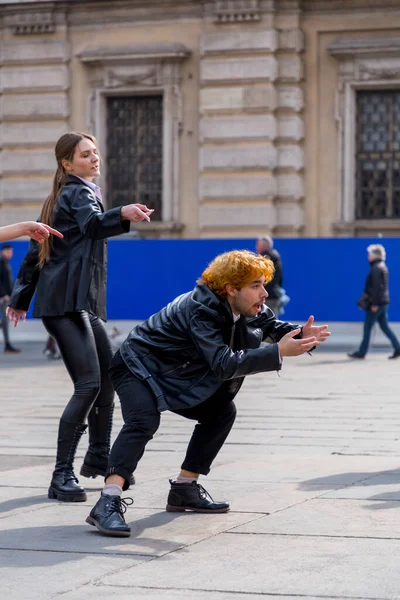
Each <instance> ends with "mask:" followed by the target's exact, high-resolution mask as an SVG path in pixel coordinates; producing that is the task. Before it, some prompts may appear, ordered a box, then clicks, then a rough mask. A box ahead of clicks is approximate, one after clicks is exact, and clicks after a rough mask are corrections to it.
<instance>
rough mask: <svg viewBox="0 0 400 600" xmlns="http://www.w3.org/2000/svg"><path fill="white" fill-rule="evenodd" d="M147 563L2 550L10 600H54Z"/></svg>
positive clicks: (0, 558)
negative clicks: (97, 580) (109, 575)
mask: <svg viewBox="0 0 400 600" xmlns="http://www.w3.org/2000/svg"><path fill="white" fill-rule="evenodd" d="M146 560H149V559H147V558H146V557H140V558H134V557H131V556H130V557H124V556H107V557H104V556H96V555H90V554H85V553H80V552H58V551H57V552H42V551H40V550H37V549H36V550H35V551H34V552H24V551H19V550H18V551H10V550H8V549H7V550H2V549H0V565H1V567H0V572H1V596H2V598H4V599H7V600H47V599H48V600H50V599H51V598H55V597H58V595H59V594H63V592H64V591H66V590H70V589H73V588H75V587H76V586H78V585H83V584H85V583H86V582H88V583H89V582H90V581H92V580H93V579H96V578H99V577H103V576H104V575H105V574H106V573H113V572H114V571H115V572H118V571H119V570H120V569H123V568H130V567H132V565H133V564H139V563H142V562H145V561H146ZM83 598H84V596H81V599H82V600H83Z"/></svg>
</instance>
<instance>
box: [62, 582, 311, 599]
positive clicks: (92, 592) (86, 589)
mask: <svg viewBox="0 0 400 600" xmlns="http://www.w3.org/2000/svg"><path fill="white" fill-rule="evenodd" d="M110 595H112V597H113V598H114V597H115V598H118V600H132V599H133V598H135V599H136V598H139V599H141V598H143V600H177V597H179V596H181V595H182V592H181V590H176V589H172V590H163V589H161V588H157V587H156V586H154V587H152V588H150V586H149V587H148V588H144V587H140V588H139V587H136V586H135V587H132V586H127V587H126V588H120V587H118V588H115V587H114V586H108V585H96V586H88V585H85V586H83V587H82V588H80V589H79V590H76V591H73V592H67V593H66V594H63V596H62V600H82V599H83V598H85V599H87V600H96V599H97V598H100V599H105V600H107V599H108V598H110ZM249 598H253V599H254V600H266V598H268V599H269V598H279V600H296V599H297V598H298V599H299V600H316V598H317V596H281V595H278V596H277V595H275V594H268V596H266V595H265V594H251V595H250V594H247V593H245V594H240V593H235V594H234V596H232V593H231V592H227V593H225V592H213V591H209V590H207V591H199V590H188V589H185V596H184V600H233V599H234V600H249Z"/></svg>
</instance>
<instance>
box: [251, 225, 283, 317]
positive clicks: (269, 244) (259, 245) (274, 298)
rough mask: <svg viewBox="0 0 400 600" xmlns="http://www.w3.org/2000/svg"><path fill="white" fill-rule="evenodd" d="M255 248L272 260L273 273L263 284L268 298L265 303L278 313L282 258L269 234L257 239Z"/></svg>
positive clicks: (281, 283)
mask: <svg viewBox="0 0 400 600" xmlns="http://www.w3.org/2000/svg"><path fill="white" fill-rule="evenodd" d="M256 250H257V252H258V253H259V254H261V255H262V256H265V257H266V258H269V259H270V260H272V262H273V264H274V268H275V274H274V277H273V279H272V281H270V282H269V283H267V285H266V286H265V289H266V290H267V292H268V298H267V299H266V301H265V304H266V305H267V306H268V307H269V308H270V309H271V310H272V311H273V312H274V313H275V314H276V315H278V313H279V307H280V292H281V288H282V286H283V269H282V259H281V255H280V254H279V252H278V251H277V250H276V249H275V248H274V240H273V239H272V238H271V237H270V236H269V235H265V236H261V237H259V238H258V239H257V242H256Z"/></svg>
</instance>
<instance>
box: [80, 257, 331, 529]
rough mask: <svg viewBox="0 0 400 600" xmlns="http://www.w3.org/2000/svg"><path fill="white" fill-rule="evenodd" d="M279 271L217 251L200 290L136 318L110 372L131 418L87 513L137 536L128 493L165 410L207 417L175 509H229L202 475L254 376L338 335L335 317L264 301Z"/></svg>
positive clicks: (260, 260)
mask: <svg viewBox="0 0 400 600" xmlns="http://www.w3.org/2000/svg"><path fill="white" fill-rule="evenodd" d="M273 274H274V267H273V263H272V261H271V260H269V259H267V258H265V257H263V256H258V255H256V254H253V253H252V252H248V251H238V250H235V251H232V252H227V253H225V254H221V255H220V256H217V257H216V258H215V259H214V260H213V261H212V262H211V263H210V265H209V266H208V268H207V269H206V270H205V271H204V273H203V274H202V277H201V279H200V280H199V282H198V284H197V285H196V287H195V288H194V290H193V291H191V292H188V293H186V294H183V295H182V296H179V297H178V298H176V299H175V300H174V301H173V302H171V303H170V304H168V305H167V306H166V307H165V308H163V309H162V310H160V312H158V313H156V314H155V315H153V316H151V317H150V318H149V319H148V320H147V321H145V322H144V323H142V324H141V325H138V326H136V327H134V328H133V329H132V331H131V332H130V334H129V335H128V337H127V339H126V340H125V341H124V342H123V344H122V346H121V348H120V350H119V351H118V352H117V353H116V354H115V356H114V358H113V361H112V363H111V367H110V374H111V379H112V382H113V385H114V387H115V390H116V391H117V393H118V396H119V398H120V401H121V408H122V415H123V418H124V423H125V424H124V426H123V427H122V429H121V431H120V433H119V435H118V437H117V439H116V440H115V443H114V445H113V447H112V450H111V454H110V459H109V464H108V471H107V474H106V484H105V487H104V489H103V491H102V494H101V496H100V499H99V500H98V502H97V504H96V505H95V506H94V508H93V509H92V511H91V513H90V515H89V516H88V518H87V519H86V522H87V523H89V524H90V525H94V526H96V527H97V529H98V530H99V531H100V532H101V533H103V534H105V535H110V536H117V537H126V536H129V535H130V527H129V526H128V525H127V524H126V522H125V519H124V512H125V510H126V504H127V503H126V501H124V500H122V499H121V493H122V490H125V489H127V488H128V486H129V478H130V476H131V473H133V472H134V471H135V469H136V467H137V464H138V462H139V460H140V459H141V457H142V455H143V452H144V449H145V447H146V444H147V442H148V441H149V440H151V439H152V437H153V435H154V434H155V432H156V431H157V429H158V427H159V424H160V413H161V412H162V411H165V410H170V411H172V412H174V413H176V414H179V415H181V416H183V417H186V418H188V419H193V420H195V421H197V425H196V427H195V428H194V432H193V435H192V437H191V440H190V442H189V446H188V448H187V452H186V457H185V460H184V461H183V464H182V466H181V471H180V474H179V476H178V477H177V478H176V479H175V480H174V481H173V482H171V490H170V492H169V496H168V501H167V511H170V512H181V511H185V510H190V511H194V512H203V513H222V512H227V511H228V510H229V504H227V503H225V502H215V501H214V500H213V499H212V498H211V496H210V495H209V494H208V493H207V491H206V490H205V489H204V488H203V487H202V486H201V485H200V484H198V483H197V479H198V477H199V474H202V475H207V474H208V473H209V471H210V466H211V464H212V462H213V460H214V459H215V458H216V456H217V454H218V452H219V451H220V450H221V448H222V446H223V444H224V442H225V440H226V438H227V436H228V434H229V432H230V430H231V428H232V425H233V423H234V421H235V416H236V408H235V404H234V402H233V399H234V397H235V396H236V394H237V392H238V391H239V388H240V387H241V385H242V383H243V380H244V377H245V376H246V375H251V374H253V373H261V372H265V371H279V370H280V369H281V368H282V359H283V358H284V357H286V356H298V355H300V354H304V353H305V352H308V351H310V350H311V349H312V348H313V347H314V346H317V345H318V344H319V343H320V342H324V341H325V340H326V338H327V337H328V336H329V335H330V333H329V332H328V331H327V329H328V326H327V325H323V326H321V327H315V326H314V325H313V321H314V318H313V317H310V318H309V319H308V321H307V323H306V324H305V325H304V327H302V328H300V327H298V326H295V325H292V324H291V323H285V322H283V321H278V320H277V319H276V318H275V316H274V313H273V312H272V311H271V310H270V309H269V308H268V307H266V306H264V302H265V299H266V298H267V297H268V293H267V292H266V291H265V288H264V285H265V284H266V283H268V282H269V281H271V279H272V277H273ZM262 341H268V342H270V343H269V344H268V345H265V344H264V345H261V342H262Z"/></svg>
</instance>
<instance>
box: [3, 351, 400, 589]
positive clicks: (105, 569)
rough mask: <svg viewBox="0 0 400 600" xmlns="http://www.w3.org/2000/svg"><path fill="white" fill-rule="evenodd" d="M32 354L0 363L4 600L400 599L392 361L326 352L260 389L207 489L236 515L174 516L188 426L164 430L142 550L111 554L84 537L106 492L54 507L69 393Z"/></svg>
mask: <svg viewBox="0 0 400 600" xmlns="http://www.w3.org/2000/svg"><path fill="white" fill-rule="evenodd" d="M22 347H23V354H21V355H19V356H4V355H1V356H0V377H1V386H0V402H1V406H2V419H1V421H0V429H1V436H0V471H1V475H2V476H1V480H0V572H1V583H0V587H1V594H0V598H4V599H7V600H14V599H15V600H21V599H23V600H50V599H54V598H62V599H63V600H81V599H85V600H86V599H88V600H90V599H92V598H93V599H103V598H104V599H105V598H110V597H112V598H114V597H115V598H117V599H119V600H127V599H128V598H129V599H132V598H135V599H136V598H137V599H141V598H143V599H147V600H155V599H157V600H176V598H177V597H181V598H183V599H185V600H186V599H188V600H247V599H248V598H256V599H260V600H262V599H263V598H264V599H267V598H279V600H288V599H289V598H290V599H293V598H299V599H300V598H301V600H304V599H311V598H313V599H316V598H323V599H326V598H335V599H338V598H340V599H342V598H343V599H350V598H351V599H357V600H360V599H363V598H368V599H392V600H394V599H395V598H396V599H399V598H400V578H399V575H398V556H399V554H400V525H399V522H400V519H399V515H400V443H399V439H398V438H399V434H400V403H399V394H398V385H399V377H398V372H399V366H400V361H388V360H387V354H388V353H387V352H379V353H374V354H371V355H369V356H368V359H367V360H365V361H359V362H352V361H350V360H348V359H347V358H346V357H345V356H344V354H343V353H341V352H329V351H327V349H325V350H324V351H319V352H317V353H315V355H314V356H313V357H312V358H311V357H309V356H304V357H299V358H296V359H291V360H289V359H287V360H285V366H284V369H283V371H282V374H281V377H278V376H277V375H276V374H275V373H270V374H268V375H257V376H253V377H249V378H248V379H247V381H246V384H245V386H244V387H243V390H242V392H241V393H240V396H239V397H238V401H237V404H238V409H239V411H238V419H237V422H236V424H235V427H234V429H233V431H232V433H231V435H230V437H229V439H228V442H227V443H226V445H225V447H224V449H223V451H222V452H221V454H220V456H219V459H218V461H217V462H216V464H215V468H214V469H213V471H212V474H211V475H210V476H209V477H208V478H207V479H206V480H205V481H204V479H203V483H205V484H206V487H207V488H208V489H209V491H210V492H211V494H212V495H213V496H214V497H215V498H216V499H226V500H229V501H230V502H231V511H230V512H229V513H227V514H226V515H197V514H174V513H172V514H171V513H166V512H165V510H164V509H165V503H166V496H167V493H168V487H169V486H168V478H169V477H170V476H173V475H175V474H176V473H177V471H178V468H179V464H180V462H181V460H182V457H183V454H184V450H185V445H186V443H187V441H188V438H189V435H190V431H191V425H190V423H189V422H186V421H185V420H184V419H181V418H179V417H175V416H174V415H170V414H166V415H164V416H163V419H162V425H161V428H160V430H159V433H158V434H157V435H156V437H155V439H154V440H153V441H152V442H151V443H150V444H149V446H148V451H147V452H146V454H145V456H144V458H143V460H142V462H141V463H140V465H139V467H138V470H137V473H136V476H137V485H136V486H134V488H133V489H132V490H131V491H130V492H127V493H126V494H125V495H131V496H133V497H134V499H135V504H134V506H133V507H132V508H131V509H129V510H128V512H127V520H128V521H129V522H130V523H131V525H132V529H133V533H132V537H130V538H126V539H112V538H106V537H103V536H101V535H99V534H98V532H97V531H96V530H95V529H94V528H91V527H89V526H88V525H86V524H85V518H86V516H87V514H88V512H89V510H90V508H91V506H92V505H93V504H94V502H95V501H96V499H97V496H98V493H99V489H100V487H101V482H100V481H99V480H97V479H96V480H89V481H88V483H87V485H86V481H85V485H86V487H87V489H88V491H89V499H88V502H87V503H80V504H73V505H68V504H63V503H57V502H55V501H50V500H48V499H47V495H46V493H47V486H48V483H49V479H50V475H51V470H52V466H53V461H54V452H55V440H56V430H57V423H58V419H59V416H60V414H61V411H62V408H63V406H64V404H65V401H66V399H67V398H68V396H69V394H70V391H71V389H72V386H71V383H70V381H69V379H68V376H67V374H66V371H65V369H64V367H63V365H62V364H61V363H60V362H59V361H57V362H51V361H46V360H45V359H44V358H43V356H42V354H41V351H40V350H41V345H40V344H23V346H22ZM117 415H118V418H117V421H116V425H115V428H114V430H115V433H116V432H117V430H118V428H119V426H120V425H121V418H120V416H119V411H118V410H117ZM86 444H87V438H85V439H84V440H83V442H82V444H81V447H80V448H79V453H78V460H77V468H78V469H79V467H80V463H81V460H82V456H83V453H84V451H85V447H86ZM396 511H399V512H396Z"/></svg>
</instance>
